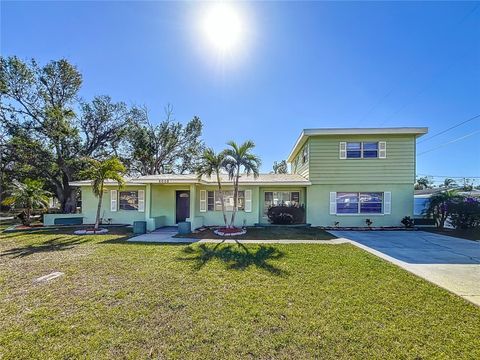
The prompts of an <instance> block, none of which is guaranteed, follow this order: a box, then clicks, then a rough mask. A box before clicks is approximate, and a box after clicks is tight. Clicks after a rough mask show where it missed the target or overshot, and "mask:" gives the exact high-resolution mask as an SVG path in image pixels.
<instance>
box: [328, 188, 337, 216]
mask: <svg viewBox="0 0 480 360" xmlns="http://www.w3.org/2000/svg"><path fill="white" fill-rule="evenodd" d="M336 213H337V193H336V192H334V191H332V192H330V215H335V214H336Z"/></svg>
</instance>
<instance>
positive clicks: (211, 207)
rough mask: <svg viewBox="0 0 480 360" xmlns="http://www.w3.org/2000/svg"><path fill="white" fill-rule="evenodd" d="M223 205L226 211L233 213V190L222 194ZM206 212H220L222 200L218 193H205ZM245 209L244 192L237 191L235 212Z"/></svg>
mask: <svg viewBox="0 0 480 360" xmlns="http://www.w3.org/2000/svg"><path fill="white" fill-rule="evenodd" d="M223 204H224V206H225V210H226V211H233V190H229V191H224V192H223ZM207 209H208V211H222V198H221V196H220V192H219V191H218V190H216V191H208V193H207ZM244 209H245V191H243V190H239V191H238V196H237V210H244Z"/></svg>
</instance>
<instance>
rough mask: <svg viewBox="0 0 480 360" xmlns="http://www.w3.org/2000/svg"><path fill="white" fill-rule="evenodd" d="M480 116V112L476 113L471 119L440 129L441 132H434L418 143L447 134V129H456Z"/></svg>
mask: <svg viewBox="0 0 480 360" xmlns="http://www.w3.org/2000/svg"><path fill="white" fill-rule="evenodd" d="M479 117H480V114H478V115H476V116H474V117H471V118H470V119H467V120H465V121H462V122H459V123H458V124H455V125H453V126H451V127H449V128H448V129H445V130H442V131H440V132H439V133H436V134H434V135H432V136H429V137H427V138H425V139H422V140H420V141H419V142H417V145H418V144H421V143H423V142H425V141H428V140H430V139H433V138H434V137H437V136H439V135H442V134H445V133H446V132H447V131H450V130H453V129H455V128H457V127H459V126H461V125H463V124H466V123H468V122H470V121H472V120H475V119H477V118H479Z"/></svg>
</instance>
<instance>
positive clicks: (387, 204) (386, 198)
mask: <svg viewBox="0 0 480 360" xmlns="http://www.w3.org/2000/svg"><path fill="white" fill-rule="evenodd" d="M383 213H384V214H385V215H390V214H391V213H392V193H391V192H390V191H385V192H384V193H383Z"/></svg>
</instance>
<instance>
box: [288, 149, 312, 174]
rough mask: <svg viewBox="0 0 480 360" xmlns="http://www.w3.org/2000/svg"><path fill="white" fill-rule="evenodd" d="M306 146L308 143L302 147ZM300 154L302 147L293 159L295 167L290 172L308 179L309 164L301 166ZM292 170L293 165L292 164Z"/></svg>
mask: <svg viewBox="0 0 480 360" xmlns="http://www.w3.org/2000/svg"><path fill="white" fill-rule="evenodd" d="M305 146H308V141H307V142H306V143H305V145H304V147H305ZM302 152H303V147H302V148H301V149H300V151H299V152H298V153H297V154H296V155H295V159H296V161H297V166H296V168H294V169H293V170H294V171H292V172H293V173H294V174H298V175H301V176H303V177H304V178H306V179H308V177H309V170H310V169H309V165H310V162H309V161H307V162H306V163H305V164H302ZM292 168H293V164H292Z"/></svg>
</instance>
